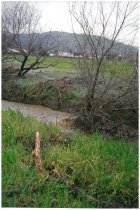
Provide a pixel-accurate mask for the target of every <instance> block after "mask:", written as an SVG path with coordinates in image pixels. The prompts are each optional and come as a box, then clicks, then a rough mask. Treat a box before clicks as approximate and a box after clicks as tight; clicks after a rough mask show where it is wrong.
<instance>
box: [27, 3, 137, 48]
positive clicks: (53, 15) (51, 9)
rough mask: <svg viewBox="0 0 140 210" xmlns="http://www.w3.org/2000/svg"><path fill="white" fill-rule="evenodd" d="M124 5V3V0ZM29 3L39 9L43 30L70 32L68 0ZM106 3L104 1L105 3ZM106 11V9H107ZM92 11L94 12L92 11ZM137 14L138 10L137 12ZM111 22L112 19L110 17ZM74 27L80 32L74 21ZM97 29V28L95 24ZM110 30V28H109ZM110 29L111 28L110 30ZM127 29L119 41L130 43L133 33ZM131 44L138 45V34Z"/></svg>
mask: <svg viewBox="0 0 140 210" xmlns="http://www.w3.org/2000/svg"><path fill="white" fill-rule="evenodd" d="M123 2H124V5H125V1H123ZM30 3H31V4H33V5H35V7H36V8H37V9H38V10H39V11H40V13H41V15H42V17H41V26H43V27H44V32H46V31H50V30H51V31H64V32H70V33H72V32H73V30H72V25H71V18H70V13H69V6H68V3H69V2H68V1H31V2H30ZM105 4H106V3H105ZM107 12H108V9H107ZM93 13H94V12H93ZM135 15H137V16H138V11H137V14H135ZM112 23H113V19H112ZM74 28H75V32H76V33H80V32H81V30H80V27H79V24H78V23H76V22H74ZM96 28H97V30H98V29H99V27H98V25H97V27H96ZM109 30H110V29H109ZM110 31H111V30H110ZM128 33H129V30H125V31H123V33H122V38H121V41H123V42H125V43H130V42H131V40H132V37H133V34H131V35H130V33H129V36H128ZM130 44H133V45H138V35H137V36H136V39H135V41H134V42H133V43H130Z"/></svg>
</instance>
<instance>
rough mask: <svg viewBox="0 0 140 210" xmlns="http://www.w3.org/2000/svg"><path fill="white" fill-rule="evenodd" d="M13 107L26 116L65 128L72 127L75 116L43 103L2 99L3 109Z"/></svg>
mask: <svg viewBox="0 0 140 210" xmlns="http://www.w3.org/2000/svg"><path fill="white" fill-rule="evenodd" d="M8 108H10V109H12V110H15V111H20V112H21V113H22V114H23V115H25V116H32V117H35V118H36V119H37V120H39V121H41V122H42V123H45V124H55V125H58V126H59V127H61V128H63V129H70V128H71V129H72V128H73V126H72V124H73V123H72V121H73V119H74V118H75V117H74V116H73V115H71V114H69V113H67V112H61V111H56V110H53V109H51V108H48V107H44V106H41V105H32V104H23V103H17V102H10V101H6V100H2V110H6V109H8Z"/></svg>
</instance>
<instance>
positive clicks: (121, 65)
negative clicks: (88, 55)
mask: <svg viewBox="0 0 140 210" xmlns="http://www.w3.org/2000/svg"><path fill="white" fill-rule="evenodd" d="M17 57H18V59H21V56H20V55H17ZM9 58H11V60H10V62H13V64H16V65H17V66H19V65H20V63H19V62H17V61H16V60H15V59H14V58H13V57H12V55H9ZM34 61H35V57H34V56H30V57H29V58H28V61H27V64H28V65H29V64H32V63H33V62H34ZM54 63H56V65H55V66H54V67H55V68H51V69H50V70H51V71H52V72H53V71H57V72H58V73H59V74H61V73H62V74H65V72H68V74H69V75H73V74H75V73H77V72H76V70H75V66H77V67H78V65H77V64H78V63H79V58H58V57H46V58H45V59H44V60H43V62H42V63H41V64H40V65H39V66H40V67H45V66H49V65H50V64H54ZM80 63H81V64H82V63H83V64H82V65H85V62H83V61H82V59H80ZM87 65H89V67H90V66H91V60H90V59H87V60H86V65H85V68H87ZM94 66H95V67H96V61H95V62H94ZM132 70H133V64H132V63H130V62H127V61H117V60H104V62H103V71H104V72H106V73H114V74H116V73H117V74H118V73H120V74H124V75H125V74H130V73H131V72H132Z"/></svg>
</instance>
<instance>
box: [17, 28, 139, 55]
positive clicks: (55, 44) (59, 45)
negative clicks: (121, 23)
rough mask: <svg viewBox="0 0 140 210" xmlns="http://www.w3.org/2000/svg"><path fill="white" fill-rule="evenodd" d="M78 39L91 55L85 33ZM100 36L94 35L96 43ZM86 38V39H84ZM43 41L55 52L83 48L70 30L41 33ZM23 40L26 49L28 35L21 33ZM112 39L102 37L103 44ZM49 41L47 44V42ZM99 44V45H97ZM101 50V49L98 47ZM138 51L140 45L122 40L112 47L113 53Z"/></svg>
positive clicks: (107, 44)
mask: <svg viewBox="0 0 140 210" xmlns="http://www.w3.org/2000/svg"><path fill="white" fill-rule="evenodd" d="M76 37H77V39H78V40H79V41H80V43H81V45H82V46H83V47H82V49H84V53H85V54H87V55H89V56H90V54H91V53H90V46H89V45H88V43H86V41H85V39H84V35H83V34H76ZM99 39H100V37H99V36H93V41H94V43H95V45H96V44H97V40H99ZM83 40H84V41H83ZM40 41H41V43H42V45H43V47H44V49H45V50H47V51H49V52H51V53H54V52H56V51H65V52H73V53H74V52H76V53H81V49H80V47H79V45H78V43H77V41H76V38H75V35H74V34H73V33H68V32H58V31H52V32H46V33H42V34H41V35H40V39H39V40H38V42H40ZM21 42H22V45H23V47H24V48H25V49H26V48H27V45H28V35H27V34H22V35H21ZM110 42H111V40H109V39H107V38H104V40H103V38H102V39H101V44H103V43H105V45H106V46H109V45H110ZM46 43H47V44H46ZM96 46H97V45H96ZM98 50H99V51H100V49H98ZM137 52H138V47H135V46H132V45H126V44H124V43H121V42H115V44H114V46H113V48H112V49H111V53H113V54H117V55H119V54H121V55H123V54H127V55H134V54H136V53H137Z"/></svg>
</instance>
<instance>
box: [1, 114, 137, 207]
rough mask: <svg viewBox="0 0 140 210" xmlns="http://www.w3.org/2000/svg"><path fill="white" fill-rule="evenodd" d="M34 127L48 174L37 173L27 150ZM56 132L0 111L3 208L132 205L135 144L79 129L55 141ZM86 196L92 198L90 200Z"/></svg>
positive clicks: (53, 128) (33, 137) (24, 118)
mask: <svg viewBox="0 0 140 210" xmlns="http://www.w3.org/2000/svg"><path fill="white" fill-rule="evenodd" d="M36 131H39V132H40V134H41V139H42V141H41V142H42V143H41V150H42V151H41V156H42V160H43V166H44V169H45V173H46V174H48V173H49V178H48V179H45V178H44V179H42V178H40V177H39V176H38V175H37V173H36V168H35V163H34V160H33V157H32V155H31V153H32V150H33V148H34V139H35V133H36ZM56 134H60V135H62V134H61V131H60V130H59V128H56V127H48V126H45V125H43V124H40V123H39V122H37V121H36V120H35V119H33V118H31V117H24V116H23V115H22V114H21V113H19V112H17V113H16V112H14V111H12V110H7V111H4V112H3V113H2V206H3V207H48V208H49V207H59V208H60V207H61V208H64V207H65V208H68V207H69V208H72V207H74V208H80V207H81V208H82V207H85V208H86V207H87V208H91V207H92V208H94V207H106V206H107V207H109V205H110V204H112V205H113V206H114V205H121V206H123V207H130V208H133V207H137V205H138V204H137V202H138V147H137V145H135V144H128V143H126V142H124V141H121V140H116V141H115V140H114V141H113V140H105V139H104V138H103V137H102V136H101V135H99V134H98V133H96V134H94V135H86V134H82V133H80V132H75V133H73V134H67V136H66V137H65V140H68V139H69V140H70V141H69V143H68V144H66V142H65V141H62V142H54V141H53V140H52V136H55V135H56ZM52 142H53V143H52ZM54 165H55V168H56V169H57V171H61V175H60V177H59V176H56V174H54V170H52V169H51V167H52V166H54ZM61 176H63V177H65V178H66V179H67V182H65V181H64V180H63V179H60V178H61ZM70 183H73V185H71V184H70ZM72 186H73V187H72ZM83 194H84V196H83ZM89 197H92V198H94V199H93V200H92V201H90V202H89V199H88V198H89Z"/></svg>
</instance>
